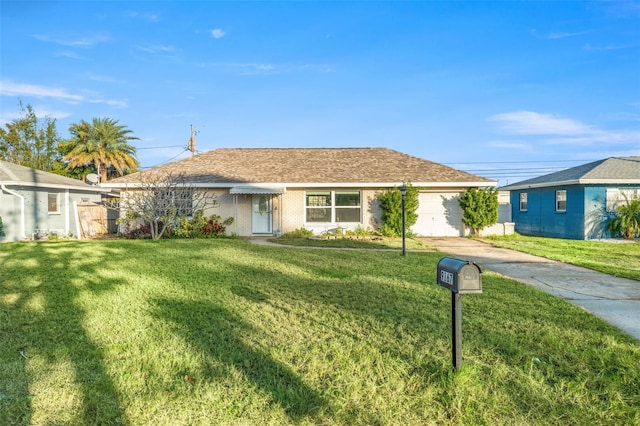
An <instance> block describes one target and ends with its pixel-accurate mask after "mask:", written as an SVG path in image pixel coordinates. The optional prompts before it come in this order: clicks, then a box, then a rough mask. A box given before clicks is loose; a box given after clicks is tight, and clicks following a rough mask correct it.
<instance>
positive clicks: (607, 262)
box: [486, 234, 640, 281]
mask: <svg viewBox="0 0 640 426" xmlns="http://www.w3.org/2000/svg"><path fill="white" fill-rule="evenodd" d="M486 241H488V242H490V243H491V244H493V245H495V246H498V247H505V248H509V249H513V250H518V251H521V252H525V253H529V254H533V255H536V256H543V257H546V258H548V259H554V260H560V261H562V262H567V263H572V264H574V265H578V266H584V267H585V268H590V269H593V270H596V271H600V272H604V273H605V274H610V275H615V276H617V277H625V278H631V279H634V280H638V281H640V242H637V241H636V242H629V241H624V240H617V241H615V242H604V241H583V240H566V239H562V238H543V237H529V236H524V235H518V234H514V235H509V236H505V237H490V238H487V239H486Z"/></svg>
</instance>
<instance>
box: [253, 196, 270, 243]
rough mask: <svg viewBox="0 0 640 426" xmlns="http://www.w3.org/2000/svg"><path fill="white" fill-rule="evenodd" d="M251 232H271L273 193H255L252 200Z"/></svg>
mask: <svg viewBox="0 0 640 426" xmlns="http://www.w3.org/2000/svg"><path fill="white" fill-rule="evenodd" d="M251 211H252V214H251V233H253V234H271V233H272V231H271V223H272V215H273V212H272V211H271V195H263V194H254V195H253V196H252V200H251Z"/></svg>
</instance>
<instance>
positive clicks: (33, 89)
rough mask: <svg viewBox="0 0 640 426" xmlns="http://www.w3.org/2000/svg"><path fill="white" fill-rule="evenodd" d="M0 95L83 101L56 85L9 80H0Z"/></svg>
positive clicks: (78, 96) (80, 97)
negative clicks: (49, 85) (19, 82)
mask: <svg viewBox="0 0 640 426" xmlns="http://www.w3.org/2000/svg"><path fill="white" fill-rule="evenodd" d="M0 95H3V96H35V97H38V98H56V99H64V100H69V101H78V102H79V101H83V100H84V98H83V97H82V96H81V95H76V94H73V93H69V92H67V91H66V90H65V89H61V88H58V87H45V86H36V85H33V84H18V83H13V82H10V81H0Z"/></svg>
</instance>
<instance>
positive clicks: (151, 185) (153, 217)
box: [120, 173, 217, 240]
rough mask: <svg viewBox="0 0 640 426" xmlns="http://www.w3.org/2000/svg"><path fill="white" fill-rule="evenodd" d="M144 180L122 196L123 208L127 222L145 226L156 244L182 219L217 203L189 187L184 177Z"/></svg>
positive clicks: (167, 176) (168, 174)
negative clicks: (156, 241) (140, 223)
mask: <svg viewBox="0 0 640 426" xmlns="http://www.w3.org/2000/svg"><path fill="white" fill-rule="evenodd" d="M141 176H142V179H141V181H140V183H138V184H136V185H135V187H134V188H132V189H130V190H127V191H125V192H123V194H122V199H121V201H120V208H121V209H122V210H124V211H125V212H126V213H125V216H124V221H125V222H132V221H133V222H136V221H137V222H142V223H143V224H144V225H145V226H148V227H149V231H150V233H151V238H152V239H154V240H157V239H159V238H161V237H162V235H163V234H164V233H165V231H167V229H169V228H170V227H171V226H173V225H174V224H175V223H177V222H178V219H179V218H180V217H185V216H191V215H193V213H194V212H196V211H198V210H203V209H204V208H205V207H206V205H207V204H211V205H213V206H215V205H216V203H217V201H216V200H215V198H214V197H206V196H205V193H204V192H203V191H198V190H196V189H195V188H194V187H193V185H190V184H189V183H188V182H187V181H186V179H185V176H184V174H177V175H176V174H172V173H167V174H164V175H151V174H149V175H145V174H142V175H141Z"/></svg>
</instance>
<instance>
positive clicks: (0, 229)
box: [0, 217, 6, 237]
mask: <svg viewBox="0 0 640 426" xmlns="http://www.w3.org/2000/svg"><path fill="white" fill-rule="evenodd" d="M5 235H6V234H5V233H4V225H3V224H2V217H0V237H4V236H5Z"/></svg>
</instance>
